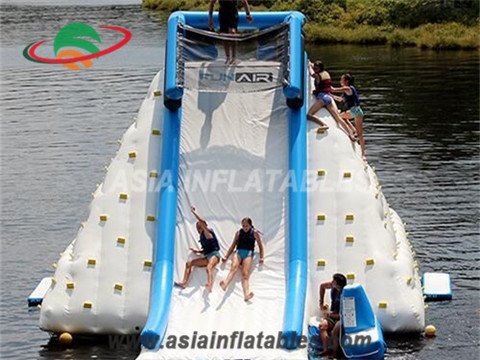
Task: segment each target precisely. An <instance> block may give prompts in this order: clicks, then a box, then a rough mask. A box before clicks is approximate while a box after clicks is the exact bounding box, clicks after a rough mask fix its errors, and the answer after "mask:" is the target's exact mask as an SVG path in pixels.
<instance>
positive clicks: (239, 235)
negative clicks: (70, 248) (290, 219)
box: [220, 217, 264, 301]
mask: <svg viewBox="0 0 480 360" xmlns="http://www.w3.org/2000/svg"><path fill="white" fill-rule="evenodd" d="M255 243H257V244H258V248H259V249H260V259H259V264H260V265H262V264H263V261H264V248H263V243H262V239H261V237H260V231H258V230H256V229H255V228H254V226H253V223H252V219H250V218H248V217H247V218H244V219H243V220H242V228H241V229H240V230H238V231H237V232H236V234H235V238H234V240H233V243H232V245H231V246H230V248H229V249H228V251H227V253H226V254H225V257H224V258H223V259H222V261H223V262H226V261H227V260H228V258H229V257H230V255H231V254H232V253H233V252H234V250H235V248H236V251H235V255H234V256H233V260H232V267H231V269H230V272H229V274H228V276H227V278H226V279H225V280H223V281H221V282H220V286H221V287H222V289H223V291H226V290H227V288H228V285H230V283H231V282H232V280H233V278H234V276H235V274H236V272H237V270H238V269H239V268H240V266H241V267H242V288H243V295H244V299H245V301H249V300H251V299H252V298H253V292H250V282H249V281H250V270H251V268H252V265H253V255H254V250H255Z"/></svg>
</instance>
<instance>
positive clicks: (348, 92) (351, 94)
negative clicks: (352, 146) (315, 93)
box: [332, 73, 367, 160]
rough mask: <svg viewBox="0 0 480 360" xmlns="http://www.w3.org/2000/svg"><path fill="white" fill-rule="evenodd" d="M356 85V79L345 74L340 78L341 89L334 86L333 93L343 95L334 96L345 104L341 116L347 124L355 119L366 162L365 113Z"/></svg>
mask: <svg viewBox="0 0 480 360" xmlns="http://www.w3.org/2000/svg"><path fill="white" fill-rule="evenodd" d="M354 83H355V79H354V77H353V76H352V75H351V74H350V73H345V74H343V75H342V77H341V78H340V85H341V87H339V88H336V87H333V86H332V92H335V93H342V97H339V96H334V98H335V100H337V101H343V102H344V103H345V108H346V110H345V111H343V112H342V113H340V116H341V117H342V118H343V119H345V121H347V122H350V120H351V119H355V129H356V131H357V134H358V142H359V143H360V148H361V151H362V159H363V160H366V159H367V157H366V155H365V138H364V137H363V118H364V117H365V113H364V112H363V110H362V108H361V107H360V98H359V96H358V92H357V89H356V88H355V85H354Z"/></svg>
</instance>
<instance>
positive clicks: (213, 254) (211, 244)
mask: <svg viewBox="0 0 480 360" xmlns="http://www.w3.org/2000/svg"><path fill="white" fill-rule="evenodd" d="M191 211H192V213H193V215H195V217H196V219H197V224H196V226H197V231H198V234H199V235H200V245H201V247H202V250H196V249H194V248H190V250H191V251H192V252H193V253H194V254H196V255H203V256H202V257H201V258H199V259H194V260H189V261H187V263H186V265H185V273H184V275H183V280H182V281H181V282H175V285H176V286H179V287H181V288H182V289H184V288H185V287H186V286H187V283H188V280H189V279H190V276H191V275H192V268H193V267H194V266H195V267H206V268H207V275H208V281H207V285H206V286H205V288H206V289H207V291H209V292H211V291H212V286H213V269H214V268H215V266H217V264H218V263H219V262H220V259H221V255H220V252H219V250H220V246H219V245H218V240H217V236H216V235H215V233H214V232H213V230H212V229H210V228H208V226H207V222H206V221H205V219H203V218H202V217H201V216H200V215H199V214H198V213H197V212H196V210H195V208H194V207H192V208H191Z"/></svg>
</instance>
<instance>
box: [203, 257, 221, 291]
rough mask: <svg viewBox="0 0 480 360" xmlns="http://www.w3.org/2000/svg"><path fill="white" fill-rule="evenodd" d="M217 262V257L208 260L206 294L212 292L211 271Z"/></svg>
mask: <svg viewBox="0 0 480 360" xmlns="http://www.w3.org/2000/svg"><path fill="white" fill-rule="evenodd" d="M218 262H219V260H218V257H216V256H212V257H211V258H210V260H208V265H207V278H208V280H207V285H206V286H205V287H206V289H207V291H208V292H212V287H213V269H214V268H215V266H217V264H218Z"/></svg>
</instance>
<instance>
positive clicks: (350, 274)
mask: <svg viewBox="0 0 480 360" xmlns="http://www.w3.org/2000/svg"><path fill="white" fill-rule="evenodd" d="M347 279H348V280H355V274H354V273H348V274H347Z"/></svg>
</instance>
